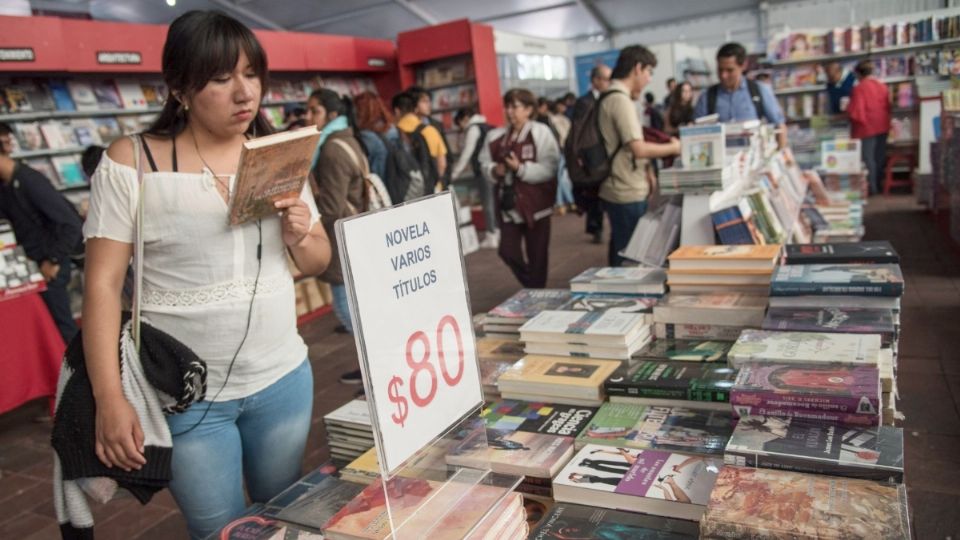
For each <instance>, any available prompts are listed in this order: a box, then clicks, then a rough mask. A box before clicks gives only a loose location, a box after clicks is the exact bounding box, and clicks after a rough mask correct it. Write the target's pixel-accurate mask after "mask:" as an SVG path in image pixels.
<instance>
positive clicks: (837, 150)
mask: <svg viewBox="0 0 960 540" xmlns="http://www.w3.org/2000/svg"><path fill="white" fill-rule="evenodd" d="M860 164H861V156H860V141H859V140H857V139H850V140H833V141H823V142H821V143H820V168H821V169H823V170H824V171H825V172H828V173H841V174H842V173H851V174H855V173H859V172H860V171H861V170H863V168H862V167H861V165H860Z"/></svg>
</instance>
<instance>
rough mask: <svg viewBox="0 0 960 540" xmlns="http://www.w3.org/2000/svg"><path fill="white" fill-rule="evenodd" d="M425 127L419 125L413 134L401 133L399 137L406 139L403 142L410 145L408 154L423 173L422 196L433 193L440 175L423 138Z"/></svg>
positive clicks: (435, 161)
mask: <svg viewBox="0 0 960 540" xmlns="http://www.w3.org/2000/svg"><path fill="white" fill-rule="evenodd" d="M426 127H427V126H426V125H425V124H420V125H418V126H417V129H415V130H413V133H404V132H403V131H401V132H400V137H401V139H406V141H405V142H407V143H408V144H409V145H410V153H411V154H413V157H414V158H416V160H417V163H419V164H420V170H421V171H423V180H424V186H423V189H424V195H429V194H431V193H433V188H434V186H436V185H437V182H439V181H440V173H439V172H438V171H437V160H435V159H434V158H433V156H432V155H431V154H430V146H429V145H428V144H427V139H426V138H425V137H424V136H423V130H424V128H426ZM434 129H436V128H434Z"/></svg>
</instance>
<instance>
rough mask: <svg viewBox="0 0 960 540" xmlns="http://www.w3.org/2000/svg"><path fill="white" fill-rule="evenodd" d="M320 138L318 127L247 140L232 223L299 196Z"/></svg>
mask: <svg viewBox="0 0 960 540" xmlns="http://www.w3.org/2000/svg"><path fill="white" fill-rule="evenodd" d="M319 141H320V132H319V131H317V128H316V127H314V126H310V127H305V128H302V129H298V130H295V131H287V132H283V133H276V134H273V135H267V136H266V137H260V138H258V139H253V140H250V141H247V142H245V143H243V150H241V152H240V164H239V165H238V166H237V178H236V183H235V185H234V186H235V187H234V194H233V199H232V201H231V204H230V224H231V225H239V224H241V223H246V222H248V221H252V220H255V219H257V218H261V217H264V216H269V215H271V214H275V213H277V209H276V208H275V207H274V203H276V202H277V201H279V200H282V199H288V198H291V197H299V196H300V192H301V191H302V190H303V184H304V183H306V181H307V176H308V175H309V174H310V164H311V162H312V161H313V154H314V152H315V151H316V149H317V144H318V143H319Z"/></svg>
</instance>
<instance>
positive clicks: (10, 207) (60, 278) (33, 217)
mask: <svg viewBox="0 0 960 540" xmlns="http://www.w3.org/2000/svg"><path fill="white" fill-rule="evenodd" d="M11 136H12V130H11V129H10V127H9V126H8V125H7V124H0V148H2V150H0V215H3V216H4V217H5V218H6V219H8V220H10V224H11V225H13V232H14V234H16V236H17V243H18V244H20V245H21V246H23V250H24V251H25V252H26V254H27V257H29V258H30V259H32V260H34V261H36V263H37V264H38V265H39V266H40V273H41V274H43V277H44V279H45V280H46V281H47V290H46V291H45V292H43V293H42V294H41V296H42V297H43V301H44V303H46V304H47V309H48V310H49V311H50V315H51V316H52V317H53V320H54V322H55V323H57V328H58V329H59V330H60V335H61V336H62V337H63V340H64V342H69V341H70V340H71V339H72V338H73V335H74V334H76V332H77V324H76V322H75V321H74V319H73V311H72V310H71V309H70V293H69V292H68V291H67V284H68V283H69V282H70V274H71V270H72V268H73V265H72V264H71V262H70V256H71V255H73V254H75V253H77V252H78V251H79V247H80V246H81V242H82V239H83V234H82V232H81V227H82V225H83V224H82V222H81V220H80V214H78V213H77V211H76V209H75V208H74V207H73V205H72V204H70V201H68V200H67V199H66V198H65V197H64V196H63V195H62V194H61V193H60V192H59V191H57V190H56V188H54V187H53V184H51V183H50V180H49V179H48V178H47V177H45V176H44V175H43V174H41V173H40V172H38V171H36V170H34V169H32V168H30V167H28V166H27V165H25V164H23V163H18V162H16V161H14V160H13V159H11V158H10V156H9V155H7V152H6V149H7V148H9V147H10V146H11V145H9V144H7V143H6V141H4V139H6V138H8V137H11Z"/></svg>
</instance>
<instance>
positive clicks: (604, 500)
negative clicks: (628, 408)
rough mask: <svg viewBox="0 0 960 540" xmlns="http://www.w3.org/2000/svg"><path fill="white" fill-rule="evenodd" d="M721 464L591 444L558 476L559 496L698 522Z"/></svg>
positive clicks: (555, 487)
mask: <svg viewBox="0 0 960 540" xmlns="http://www.w3.org/2000/svg"><path fill="white" fill-rule="evenodd" d="M721 465H722V461H721V460H719V459H717V458H707V457H703V456H689V455H685V454H674V453H670V452H662V451H659V450H634V449H628V448H613V447H610V446H598V445H593V444H588V445H587V446H584V447H583V449H582V450H580V452H578V453H577V455H576V456H574V458H573V459H572V460H571V461H570V463H569V464H567V466H566V467H565V468H564V469H563V470H562V471H560V473H559V474H557V476H556V478H555V479H554V481H553V491H554V497H555V498H556V500H557V502H567V503H576V504H589V505H591V506H599V507H602V508H612V509H622V510H629V511H632V512H642V513H644V514H653V515H657V516H664V517H671V518H676V519H688V520H692V521H696V520H698V519H700V517H701V516H702V515H703V512H704V510H705V508H706V505H707V503H708V502H709V499H710V492H711V491H712V490H713V484H714V482H716V478H717V472H718V471H719V469H720V466H721Z"/></svg>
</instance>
